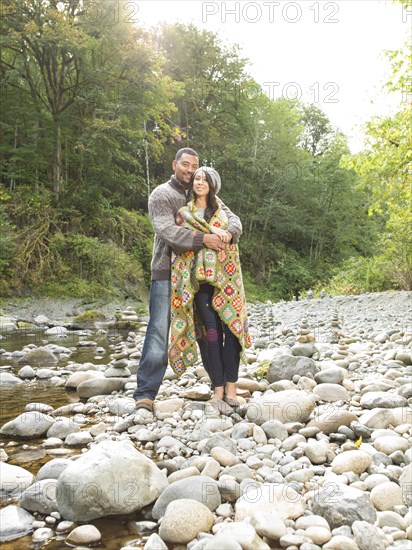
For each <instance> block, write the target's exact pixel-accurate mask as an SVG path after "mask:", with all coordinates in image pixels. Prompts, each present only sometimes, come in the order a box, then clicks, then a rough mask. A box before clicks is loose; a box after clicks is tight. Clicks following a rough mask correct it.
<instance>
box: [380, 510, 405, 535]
mask: <svg viewBox="0 0 412 550" xmlns="http://www.w3.org/2000/svg"><path fill="white" fill-rule="evenodd" d="M378 527H395V528H396V529H400V530H401V531H405V530H406V521H405V520H404V519H403V517H402V516H401V515H400V514H397V513H396V512H391V511H390V510H385V511H384V512H378Z"/></svg>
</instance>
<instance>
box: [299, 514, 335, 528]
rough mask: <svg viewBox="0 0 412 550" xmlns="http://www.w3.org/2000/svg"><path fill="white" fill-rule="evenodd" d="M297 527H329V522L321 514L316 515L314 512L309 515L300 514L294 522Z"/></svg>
mask: <svg viewBox="0 0 412 550" xmlns="http://www.w3.org/2000/svg"><path fill="white" fill-rule="evenodd" d="M295 525H296V528H297V529H308V527H325V528H326V529H329V530H330V528H329V524H328V522H327V521H326V519H325V518H323V517H322V516H316V515H315V514H313V515H310V516H301V517H300V518H298V519H297V520H296V522H295Z"/></svg>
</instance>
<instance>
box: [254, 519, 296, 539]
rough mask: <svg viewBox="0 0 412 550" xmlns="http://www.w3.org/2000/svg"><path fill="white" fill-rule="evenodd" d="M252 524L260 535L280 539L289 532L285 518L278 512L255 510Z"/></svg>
mask: <svg viewBox="0 0 412 550" xmlns="http://www.w3.org/2000/svg"><path fill="white" fill-rule="evenodd" d="M250 524H251V525H252V527H254V528H255V531H256V533H257V534H258V535H259V536H260V537H267V538H269V539H272V540H278V539H280V537H282V536H283V535H285V534H286V533H287V529H286V526H285V524H284V522H283V519H282V518H281V517H280V516H279V514H277V513H276V512H254V513H253V514H252V516H251V518H250Z"/></svg>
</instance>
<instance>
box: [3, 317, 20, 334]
mask: <svg viewBox="0 0 412 550" xmlns="http://www.w3.org/2000/svg"><path fill="white" fill-rule="evenodd" d="M11 330H17V324H16V322H15V321H14V320H13V319H10V317H3V316H0V332H9V331H11Z"/></svg>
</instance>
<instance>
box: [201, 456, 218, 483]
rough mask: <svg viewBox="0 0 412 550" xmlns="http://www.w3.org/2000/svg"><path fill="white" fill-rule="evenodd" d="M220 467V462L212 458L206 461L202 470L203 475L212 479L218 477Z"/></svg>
mask: <svg viewBox="0 0 412 550" xmlns="http://www.w3.org/2000/svg"><path fill="white" fill-rule="evenodd" d="M220 468H221V466H220V464H219V462H218V461H217V460H215V459H214V458H211V459H210V460H208V461H207V462H206V464H205V467H204V468H203V470H202V475H203V476H209V477H211V478H212V479H217V476H218V475H219V472H220Z"/></svg>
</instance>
